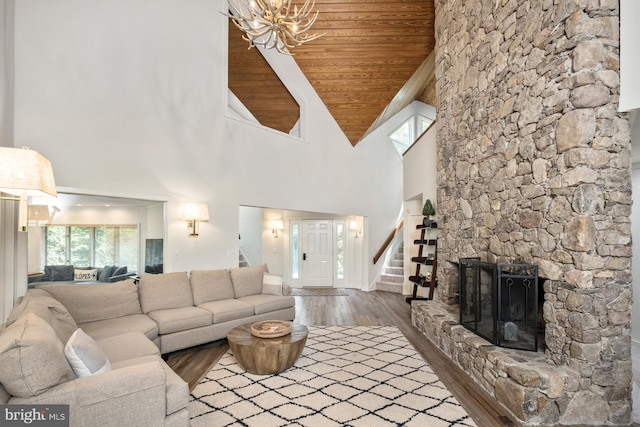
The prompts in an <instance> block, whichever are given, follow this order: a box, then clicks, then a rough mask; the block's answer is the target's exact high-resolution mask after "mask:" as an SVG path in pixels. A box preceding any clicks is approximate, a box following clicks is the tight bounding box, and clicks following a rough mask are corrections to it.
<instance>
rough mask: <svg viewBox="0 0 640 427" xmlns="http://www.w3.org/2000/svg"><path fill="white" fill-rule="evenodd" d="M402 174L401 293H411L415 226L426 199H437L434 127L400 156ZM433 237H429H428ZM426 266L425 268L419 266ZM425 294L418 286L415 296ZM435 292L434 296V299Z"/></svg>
mask: <svg viewBox="0 0 640 427" xmlns="http://www.w3.org/2000/svg"><path fill="white" fill-rule="evenodd" d="M403 175H404V193H403V194H404V196H403V198H404V206H405V210H404V214H403V215H404V224H405V226H404V230H403V235H404V242H405V245H404V265H405V266H409V267H408V268H405V271H404V276H405V281H404V293H405V294H410V293H412V292H413V283H412V282H409V276H410V275H413V274H415V267H416V264H415V263H412V262H411V258H412V257H414V256H417V255H418V254H417V247H415V245H413V244H412V243H413V240H415V239H417V238H419V237H420V233H419V232H417V230H416V228H415V227H416V225H417V224H418V223H421V222H422V207H423V206H424V202H425V201H426V200H427V199H430V200H431V202H432V204H433V206H434V207H435V208H436V218H437V211H438V206H437V203H436V199H437V173H436V127H435V125H433V126H431V128H429V130H428V131H427V132H425V133H424V134H423V135H422V137H421V138H420V139H419V140H418V141H417V142H416V143H415V144H414V145H413V146H412V147H411V148H410V149H409V150H408V151H407V152H406V153H405V155H404V157H403ZM430 238H432V237H430ZM422 268H423V269H426V267H422ZM421 273H423V271H421ZM426 294H428V288H420V289H419V290H418V296H425V295H426ZM435 295H436V294H434V299H436V296H435Z"/></svg>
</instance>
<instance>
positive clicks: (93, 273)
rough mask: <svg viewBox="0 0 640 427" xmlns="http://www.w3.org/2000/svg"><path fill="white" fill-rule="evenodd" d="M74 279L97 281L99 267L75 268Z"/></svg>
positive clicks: (78, 280)
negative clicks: (90, 268) (88, 268)
mask: <svg viewBox="0 0 640 427" xmlns="http://www.w3.org/2000/svg"><path fill="white" fill-rule="evenodd" d="M73 280H74V281H76V282H95V281H97V280H98V269H97V268H94V269H92V270H77V269H76V270H73Z"/></svg>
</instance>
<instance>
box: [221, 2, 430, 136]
mask: <svg viewBox="0 0 640 427" xmlns="http://www.w3.org/2000/svg"><path fill="white" fill-rule="evenodd" d="M314 10H318V11H319V12H320V13H319V15H318V19H317V21H316V22H315V24H314V26H313V28H312V29H311V30H310V31H309V32H310V33H324V36H323V37H321V38H319V39H317V40H314V41H312V42H309V43H306V44H304V45H302V46H300V47H297V48H295V49H294V50H293V51H292V53H293V54H294V59H295V61H296V63H297V64H298V66H299V67H300V69H301V70H302V71H303V72H304V74H305V75H306V77H307V79H308V80H309V82H310V83H311V85H312V86H313V87H314V89H315V90H316V92H317V93H318V95H319V96H320V98H321V99H322V101H323V102H324V103H325V105H326V106H327V108H328V109H329V111H330V113H331V114H332V115H333V117H334V118H335V120H336V122H337V123H338V125H339V126H340V128H341V129H342V130H343V132H344V133H345V135H346V136H347V138H348V139H349V141H350V142H351V144H352V145H356V144H357V143H358V142H359V141H360V139H361V138H362V137H363V136H365V135H366V134H367V131H368V130H370V128H371V127H372V126H377V125H379V124H380V121H377V122H376V119H377V118H378V117H379V116H381V114H382V113H383V112H384V110H385V108H386V107H387V106H388V105H389V104H390V103H391V102H392V100H393V99H394V97H395V96H396V94H398V92H399V91H400V90H401V88H403V86H404V85H405V83H406V82H407V81H408V80H409V79H410V78H411V77H412V75H413V74H414V72H416V70H418V68H419V67H420V66H421V65H422V64H423V62H425V60H426V59H427V57H428V56H429V54H430V53H431V52H432V51H433V49H434V46H435V37H434V19H435V8H434V3H433V1H432V0H385V1H382V0H316V4H315V8H314ZM229 26H230V27H233V25H232V24H231V23H230V25H229ZM230 37H240V35H238V36H235V35H233V36H232V33H231V31H230ZM240 40H241V39H240ZM241 41H242V43H244V45H242V44H239V45H238V47H240V46H244V50H245V51H246V48H247V42H245V41H244V40H241ZM233 44H234V45H235V42H233ZM229 46H230V49H229V55H230V59H229V86H230V88H231V87H232V84H233V80H234V79H236V77H235V74H236V73H237V74H238V75H239V76H244V77H243V78H246V76H247V72H246V69H247V67H249V66H250V65H248V63H247V62H244V61H243V62H242V63H241V64H238V63H237V62H238V61H235V60H233V61H232V56H235V55H239V54H240V53H239V52H237V51H233V52H232V50H231V49H232V42H231V40H230V45H229ZM251 53H258V52H257V51H256V50H255V49H251ZM234 65H236V66H238V67H239V68H237V69H233V68H232V67H234ZM420 68H421V69H424V68H425V67H424V66H423V67H420ZM427 68H428V67H427ZM427 72H429V71H427ZM422 80H423V81H425V79H422ZM429 82H430V83H429V84H430V85H431V86H433V81H432V79H431V80H429ZM256 84H259V83H256ZM243 85H244V86H247V85H248V83H247V82H246V81H245V82H244V83H243ZM232 90H233V89H232ZM258 90H259V89H256V91H258ZM413 91H414V92H415V94H414V95H415V99H421V100H423V102H424V100H425V99H427V98H433V95H432V92H433V88H432V87H431V88H429V87H424V88H419V90H416V89H415V88H413ZM234 93H236V92H235V91H234ZM430 93H431V95H430ZM236 96H238V98H240V99H241V101H242V102H243V103H245V105H246V106H247V108H249V109H250V110H251V111H253V107H251V106H250V105H247V104H246V101H245V100H244V99H243V98H242V97H241V96H240V95H239V94H238V93H236ZM412 96H413V95H412ZM245 98H246V97H245ZM249 98H250V97H249ZM254 98H255V96H254ZM405 101H406V100H405ZM430 101H432V102H429V103H431V104H432V105H435V101H434V100H433V99H431V100H430ZM259 120H260V119H259ZM261 122H262V121H261ZM374 123H375V125H374Z"/></svg>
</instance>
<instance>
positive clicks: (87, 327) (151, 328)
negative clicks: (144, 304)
mask: <svg viewBox="0 0 640 427" xmlns="http://www.w3.org/2000/svg"><path fill="white" fill-rule="evenodd" d="M78 326H79V327H81V328H82V330H83V331H85V332H86V333H87V334H88V335H89V336H91V337H92V338H93V339H94V340H101V339H103V338H108V337H113V336H115V335H120V334H123V333H125V332H133V331H136V332H140V333H143V334H145V335H146V336H147V338H149V339H150V340H151V341H155V339H156V338H158V325H157V324H156V322H154V321H153V320H151V319H150V318H149V317H148V316H147V315H146V314H131V315H129V316H123V317H116V318H114V319H105V320H97V321H95V322H87V323H79V324H78Z"/></svg>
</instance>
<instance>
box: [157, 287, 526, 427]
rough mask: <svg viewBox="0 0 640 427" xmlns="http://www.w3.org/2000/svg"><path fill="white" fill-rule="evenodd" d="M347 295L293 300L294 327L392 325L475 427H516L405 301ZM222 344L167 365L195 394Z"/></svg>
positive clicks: (182, 353)
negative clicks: (414, 320) (418, 324)
mask: <svg viewBox="0 0 640 427" xmlns="http://www.w3.org/2000/svg"><path fill="white" fill-rule="evenodd" d="M347 293H348V295H346V296H296V297H295V299H296V319H295V322H296V323H301V324H304V325H311V326H314V325H317V326H331V325H342V326H396V327H398V328H399V329H400V330H401V331H402V332H403V333H404V335H405V336H406V337H407V339H408V340H409V342H411V344H412V345H413V346H414V347H415V348H416V350H418V352H419V353H420V354H421V355H422V357H423V358H424V359H425V360H426V361H427V363H429V365H431V367H432V368H433V370H434V371H435V372H436V374H437V375H438V376H439V377H440V380H441V381H442V382H443V383H444V384H445V385H446V386H447V387H448V388H449V390H450V391H451V393H452V394H453V395H454V396H455V397H456V398H457V399H458V401H459V402H460V404H462V406H463V407H464V408H465V409H466V410H467V412H468V413H469V414H470V415H471V417H472V418H473V419H474V421H475V422H476V424H477V425H478V426H479V427H494V426H495V427H508V426H517V425H518V424H517V423H516V422H515V421H513V419H512V418H511V417H510V415H508V414H507V412H506V411H505V410H504V409H503V408H502V407H501V406H500V405H499V404H497V403H496V401H495V400H494V399H493V398H492V397H491V396H489V395H488V394H487V393H486V392H485V391H484V390H482V389H481V388H480V387H479V386H477V385H476V384H475V383H473V382H472V381H469V380H468V378H467V377H466V376H465V374H464V372H462V370H461V369H460V368H458V367H457V366H456V365H454V364H453V363H452V362H451V361H450V360H449V359H448V358H447V357H446V356H445V355H444V353H442V352H441V351H440V349H438V348H437V347H435V346H434V345H433V344H431V342H430V341H429V340H428V339H427V338H426V337H425V336H424V335H423V334H422V333H421V332H420V331H418V330H417V329H416V328H415V327H414V326H413V325H412V324H411V318H410V306H409V304H407V303H406V302H405V296H403V295H400V294H394V293H390V292H379V291H375V292H363V291H357V290H348V291H347ZM227 348H228V346H227V344H226V340H221V341H218V342H215V343H211V344H207V345H204V346H199V347H195V348H192V349H188V350H183V351H179V352H175V353H172V354H170V355H169V357H168V360H167V363H168V364H169V365H170V366H171V367H172V368H173V369H174V370H175V371H176V372H177V373H178V375H180V376H181V377H182V378H183V379H184V380H185V381H187V382H188V383H189V387H190V389H193V388H194V387H195V386H196V385H197V384H198V382H199V380H200V379H201V378H202V377H203V376H204V375H205V374H206V373H207V372H208V371H209V369H210V367H211V366H212V365H213V364H215V362H217V361H218V359H219V358H220V357H221V356H222V354H224V352H225V351H226V350H227Z"/></svg>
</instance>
